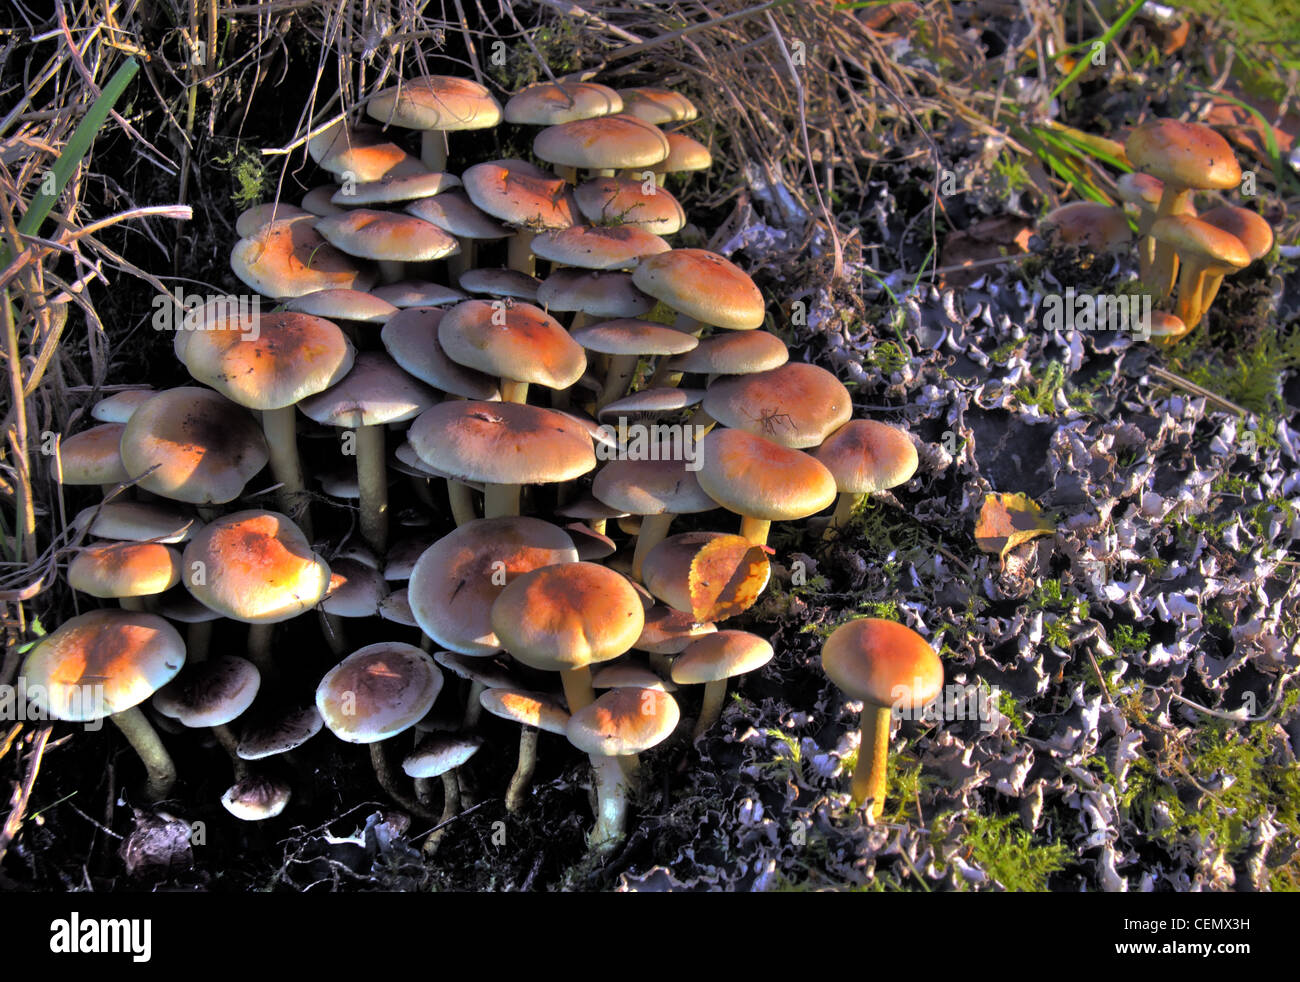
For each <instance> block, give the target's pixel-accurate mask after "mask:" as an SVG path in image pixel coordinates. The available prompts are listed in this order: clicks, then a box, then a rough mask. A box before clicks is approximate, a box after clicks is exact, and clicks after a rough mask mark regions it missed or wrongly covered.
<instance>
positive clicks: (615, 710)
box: [566, 687, 682, 757]
mask: <svg viewBox="0 0 1300 982" xmlns="http://www.w3.org/2000/svg"><path fill="white" fill-rule="evenodd" d="M681 715H682V714H681V710H680V709H679V708H678V706H677V700H675V699H674V698H673V697H672V696H670V695H669V694H668V693H667V692H661V691H660V690H658V689H638V688H634V687H629V688H618V689H610V690H609V691H608V692H606V693H605V694H604V695H602V696H601V697H600V698H598V699H597V700H596V701H595V702H593V703H592V704H591V705H589V706H587V707H585V708H584V709H580V710H579V711H578V712H576V713H574V714H573V718H572V719H570V720H569V726H568V729H567V731H566V732H567V734H568V737H569V742H570V743H572V744H573V745H574V746H575V747H577V748H578V749H579V750H581V751H583V752H584V753H589V754H595V755H597V756H601V757H620V756H624V755H627V754H639V753H641V752H643V751H646V750H649V749H650V748H651V747H653V746H655V745H657V744H660V743H662V742H663V741H664V740H667V739H668V737H670V736H671V735H672V732H673V730H675V729H677V724H678V722H679V721H680V720H681Z"/></svg>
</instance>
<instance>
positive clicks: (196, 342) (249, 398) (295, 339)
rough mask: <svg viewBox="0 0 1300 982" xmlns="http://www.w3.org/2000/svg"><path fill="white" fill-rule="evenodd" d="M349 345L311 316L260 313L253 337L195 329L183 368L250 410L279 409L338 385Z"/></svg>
mask: <svg viewBox="0 0 1300 982" xmlns="http://www.w3.org/2000/svg"><path fill="white" fill-rule="evenodd" d="M354 354H355V352H354V349H353V347H352V343H351V342H350V341H349V340H348V339H347V338H346V337H344V335H343V332H342V331H341V330H340V329H339V327H338V325H336V324H334V323H333V322H332V321H327V320H325V319H324V318H322V317H314V316H312V315H310V314H299V313H288V312H286V313H278V314H263V315H262V316H261V317H260V318H259V319H258V330H257V332H256V335H255V336H246V335H244V334H242V333H240V332H238V331H226V330H211V331H196V332H195V333H194V337H193V338H191V339H190V342H189V344H187V345H186V347H185V367H186V368H188V369H189V370H190V374H191V375H193V376H194V378H195V379H197V380H198V381H200V382H203V383H205V384H207V385H210V386H212V388H214V389H216V390H217V391H218V392H220V393H221V394H222V395H223V396H225V397H226V398H227V399H230V400H231V401H233V402H237V403H239V404H240V405H241V406H247V407H248V408H250V409H261V410H266V409H283V408H285V407H287V406H293V405H296V404H297V403H298V402H299V401H300V400H301V399H303V398H305V397H306V396H309V395H312V394H314V393H317V392H320V391H322V390H323V389H328V388H329V387H330V386H332V385H335V384H337V383H338V382H339V381H340V380H341V379H342V378H343V377H344V376H345V375H346V374H347V373H348V371H349V370H350V369H351V368H352V361H353V357H354Z"/></svg>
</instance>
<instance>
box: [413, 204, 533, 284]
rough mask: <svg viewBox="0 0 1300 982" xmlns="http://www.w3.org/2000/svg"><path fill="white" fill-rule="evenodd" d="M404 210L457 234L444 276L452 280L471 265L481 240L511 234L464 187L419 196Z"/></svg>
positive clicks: (501, 237) (447, 231)
mask: <svg viewBox="0 0 1300 982" xmlns="http://www.w3.org/2000/svg"><path fill="white" fill-rule="evenodd" d="M406 210H407V211H408V212H409V213H410V214H412V215H414V216H415V217H416V218H421V219H423V220H424V221H426V222H429V223H431V224H433V225H436V226H438V228H440V229H442V230H443V231H444V232H446V233H447V234H448V235H454V236H455V237H456V241H457V242H458V243H459V244H460V249H459V250H458V251H456V252H453V253H451V254H450V255H449V256H448V257H447V277H448V279H449V281H450V282H452V283H455V282H456V281H457V280H459V279H460V277H461V275H462V274H464V273H465V272H466V271H467V270H470V269H473V268H474V261H475V256H476V254H477V249H478V243H479V242H480V241H491V240H493V239H504V238H506V237H507V236H509V235H510V230H509V229H508V228H506V227H505V226H504V225H501V224H500V223H498V222H496V221H493V219H492V218H490V217H489V216H488V215H487V214H485V213H484V212H483V211H481V210H480V209H479V208H478V207H476V206H475V205H474V203H473V202H472V201H470V200H469V196H468V195H466V194H465V192H464V191H452V192H450V193H448V194H439V195H435V196H434V197H431V198H421V199H420V200H419V201H415V202H412V203H411V204H409V205H407V206H406Z"/></svg>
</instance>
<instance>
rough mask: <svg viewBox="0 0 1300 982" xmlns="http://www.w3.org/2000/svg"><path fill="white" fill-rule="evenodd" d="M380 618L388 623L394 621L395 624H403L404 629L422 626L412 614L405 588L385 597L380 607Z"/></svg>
mask: <svg viewBox="0 0 1300 982" xmlns="http://www.w3.org/2000/svg"><path fill="white" fill-rule="evenodd" d="M379 616H380V617H381V618H383V619H384V620H386V621H392V622H393V623H394V624H401V625H402V626H403V627H419V626H420V625H419V623H418V622H417V621H416V619H415V614H413V613H412V612H411V602H410V597H409V596H408V595H407V590H406V588H405V587H403V588H402V589H400V590H394V591H393V592H392V593H390V594H389V595H388V596H386V597H384V600H383V602H382V603H381V604H380V605H379Z"/></svg>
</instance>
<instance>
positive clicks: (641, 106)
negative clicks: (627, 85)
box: [618, 86, 700, 126]
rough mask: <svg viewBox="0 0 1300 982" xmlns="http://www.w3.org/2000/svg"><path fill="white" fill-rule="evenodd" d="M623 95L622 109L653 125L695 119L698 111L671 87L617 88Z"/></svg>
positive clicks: (688, 100) (685, 121)
mask: <svg viewBox="0 0 1300 982" xmlns="http://www.w3.org/2000/svg"><path fill="white" fill-rule="evenodd" d="M618 92H619V95H621V96H622V97H623V111H624V112H625V113H630V114H631V115H633V116H635V117H637V119H640V120H644V121H645V122H647V123H651V124H653V125H655V126H663V125H664V124H665V123H679V122H681V123H687V122H690V121H691V120H693V119H696V118H697V117H698V116H699V115H700V111H699V110H698V109H696V108H695V103H693V102H691V100H690V99H688V98H686V96H684V95H682V94H681V93H680V92H674V91H672V90H671V89H661V88H654V87H650V86H643V87H641V88H634V89H619V90H618Z"/></svg>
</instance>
